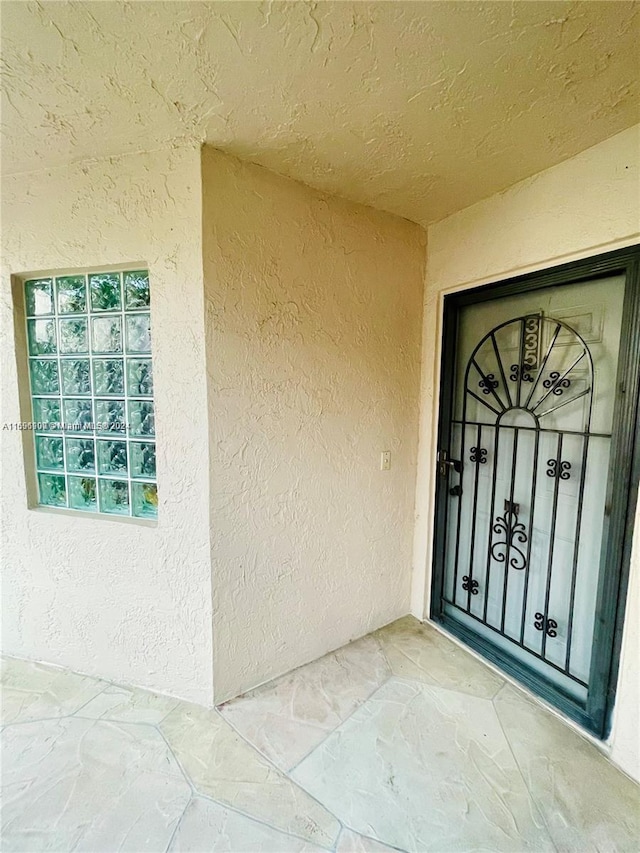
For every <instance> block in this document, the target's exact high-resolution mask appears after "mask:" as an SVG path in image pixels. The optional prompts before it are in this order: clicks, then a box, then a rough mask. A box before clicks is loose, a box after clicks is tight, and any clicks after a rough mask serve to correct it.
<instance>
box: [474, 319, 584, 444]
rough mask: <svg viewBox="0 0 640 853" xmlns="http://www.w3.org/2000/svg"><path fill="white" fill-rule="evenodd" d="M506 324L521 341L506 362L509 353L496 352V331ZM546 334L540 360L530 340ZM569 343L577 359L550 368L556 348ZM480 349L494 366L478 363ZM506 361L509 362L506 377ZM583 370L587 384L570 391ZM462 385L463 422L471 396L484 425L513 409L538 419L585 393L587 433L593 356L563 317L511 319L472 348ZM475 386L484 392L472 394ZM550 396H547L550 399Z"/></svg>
mask: <svg viewBox="0 0 640 853" xmlns="http://www.w3.org/2000/svg"><path fill="white" fill-rule="evenodd" d="M508 327H512V330H513V331H515V332H516V333H517V337H518V339H519V345H518V348H519V358H518V360H517V361H513V359H511V360H509V361H507V360H505V356H506V355H507V353H501V352H500V349H501V346H500V342H499V339H498V337H497V335H498V333H499V332H502V330H506V329H507V328H508ZM561 332H562V333H564V336H563V340H562V341H560V342H559V341H558V337H559V335H560V333H561ZM545 334H546V337H547V338H548V341H549V342H548V344H547V347H546V351H545V353H544V355H542V357H541V358H538V357H537V355H536V354H535V352H534V349H535V346H537V345H538V344H536V345H535V346H532V345H531V344H532V339H534V340H536V341H541V340H542V338H543V336H545ZM487 342H490V344H491V347H486V348H485V345H486V344H487ZM567 345H571V346H573V347H574V348H576V347H577V348H578V353H577V357H576V358H575V359H574V360H573V361H572V362H571V364H570V365H569V367H567V368H565V369H563V370H560V369H556V368H554V369H550V367H551V365H552V364H553V356H554V354H555V353H556V352H557V350H558V348H559V347H562V348H563V349H564V350H565V351H566V347H567ZM483 348H485V349H486V352H487V355H488V356H489V357H490V358H491V359H492V361H494V362H495V365H494V364H492V363H490V364H487V365H486V366H483V365H482V364H481V361H482V359H481V357H480V354H481V353H482V352H483ZM505 364H506V365H509V371H510V372H509V374H508V379H507V373H506V370H505ZM585 368H586V379H585V387H584V388H583V389H582V390H576V391H575V393H571V391H572V390H573V389H574V388H575V382H574V380H575V378H576V370H580V371H584V370H585ZM510 382H511V383H513V384H515V385H516V388H515V389H513V388H510V387H509V383H510ZM464 387H465V399H464V409H465V412H464V413H463V416H462V420H463V421H466V408H467V400H468V398H473V399H475V400H476V401H477V402H479V403H481V404H482V409H481V411H482V412H483V414H484V417H485V418H486V419H487V423H491V422H492V421H493V422H495V418H499V417H500V416H501V415H503V414H504V413H505V412H507V411H509V410H511V409H524V410H525V411H528V412H530V413H531V414H532V415H534V416H535V417H536V418H537V419H538V420H540V419H542V418H544V417H546V416H547V415H550V414H551V413H552V412H555V411H557V410H558V409H560V408H562V407H564V406H567V405H569V404H571V403H573V402H575V401H576V400H579V399H581V398H582V397H585V396H587V395H588V400H587V407H586V416H585V424H584V431H585V432H588V431H589V426H590V421H591V406H592V391H593V360H592V358H591V353H590V351H589V348H588V347H587V345H586V343H585V342H584V340H583V339H582V337H581V336H580V335H579V334H578V333H577V332H576V331H575V329H572V328H571V326H569V325H567V323H564V322H563V321H562V320H555V319H554V318H552V317H542V316H541V315H537V314H533V315H524V316H522V317H515V318H514V319H512V320H507V322H505V323H500V324H499V325H498V326H495V327H494V328H493V329H492V330H491V331H490V332H489V333H488V334H486V335H485V336H484V337H483V338H482V339H481V340H480V342H479V343H478V344H477V346H476V347H475V349H474V350H473V352H472V354H471V357H470V358H469V361H468V362H467V366H466V369H465V376H464ZM476 389H478V390H480V391H481V392H482V393H481V394H478V393H476ZM550 397H551V399H549V398H550ZM558 397H562V398H563V399H562V400H559V401H558V402H555V400H553V398H558ZM492 415H493V419H492V417H491V416H492ZM483 422H484V421H483Z"/></svg>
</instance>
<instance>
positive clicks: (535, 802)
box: [491, 685, 560, 853]
mask: <svg viewBox="0 0 640 853" xmlns="http://www.w3.org/2000/svg"><path fill="white" fill-rule="evenodd" d="M505 686H506V685H505ZM491 704H492V705H493V710H494V713H495V715H496V719H497V720H498V725H499V726H500V730H501V731H502V734H503V735H504V739H505V741H506V743H507V746H508V747H509V752H510V753H511V756H512V758H513V761H514V763H515V766H516V768H517V770H518V774H519V775H520V778H521V779H522V782H523V784H524V787H525V789H526V791H527V794H528V795H529V799H530V800H531V802H532V803H533V805H534V806H535V808H536V811H537V812H538V814H539V815H540V820H541V821H542V823H543V825H544V829H545V832H546V833H547V836H548V838H549V841H550V843H551V846H552V847H553V849H554V850H555V851H556V853H560V851H559V850H558V847H557V846H556V843H555V841H554V838H553V835H552V834H551V830H550V829H549V824H548V822H547V819H546V817H545V815H544V812H543V811H542V807H541V805H540V803H539V802H538V798H537V797H536V796H535V794H534V793H533V791H532V790H531V788H530V786H529V783H528V782H527V777H526V776H525V774H524V772H523V770H522V767H521V765H520V762H519V761H518V757H517V756H516V753H515V750H514V748H513V745H512V743H511V739H510V737H509V735H508V733H507V730H506V729H505V727H504V724H503V722H502V719H501V717H500V714H499V713H498V709H497V708H496V706H495V703H494V702H493V700H492V701H491Z"/></svg>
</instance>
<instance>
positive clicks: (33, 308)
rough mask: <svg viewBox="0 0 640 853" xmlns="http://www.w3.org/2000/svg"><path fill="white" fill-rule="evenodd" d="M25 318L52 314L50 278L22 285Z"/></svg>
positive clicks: (51, 285) (51, 283)
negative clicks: (25, 310) (25, 311)
mask: <svg viewBox="0 0 640 853" xmlns="http://www.w3.org/2000/svg"><path fill="white" fill-rule="evenodd" d="M24 290H25V302H26V309H27V316H29V317H33V316H38V315H40V314H53V282H52V281H51V279H50V278H37V279H34V280H33V281H26V282H25V285H24Z"/></svg>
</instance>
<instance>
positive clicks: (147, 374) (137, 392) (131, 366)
mask: <svg viewBox="0 0 640 853" xmlns="http://www.w3.org/2000/svg"><path fill="white" fill-rule="evenodd" d="M127 394H128V395H129V396H130V397H152V396H153V374H152V372H151V359H149V358H128V359H127Z"/></svg>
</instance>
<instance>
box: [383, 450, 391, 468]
mask: <svg viewBox="0 0 640 853" xmlns="http://www.w3.org/2000/svg"><path fill="white" fill-rule="evenodd" d="M389 468H391V451H390V450H383V451H382V453H381V454H380V470H381V471H388V470H389Z"/></svg>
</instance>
